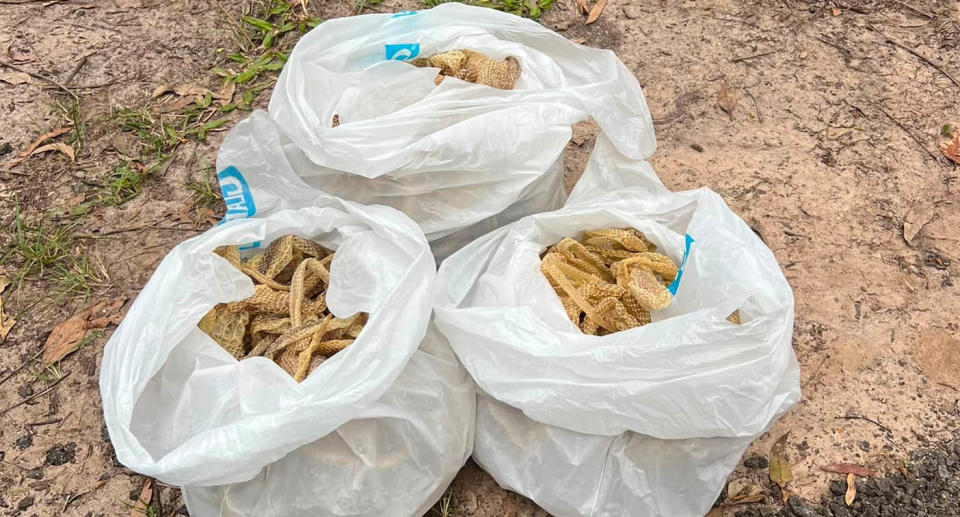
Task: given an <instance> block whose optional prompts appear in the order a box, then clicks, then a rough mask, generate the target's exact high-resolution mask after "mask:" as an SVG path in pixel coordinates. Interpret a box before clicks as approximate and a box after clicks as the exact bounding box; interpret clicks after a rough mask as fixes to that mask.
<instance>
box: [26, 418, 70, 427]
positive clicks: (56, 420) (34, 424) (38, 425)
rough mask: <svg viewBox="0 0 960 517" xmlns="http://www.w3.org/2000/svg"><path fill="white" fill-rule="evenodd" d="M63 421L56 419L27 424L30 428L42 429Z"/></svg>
mask: <svg viewBox="0 0 960 517" xmlns="http://www.w3.org/2000/svg"><path fill="white" fill-rule="evenodd" d="M61 421H63V418H62V417H61V418H54V419H53V420H44V421H42V422H29V423H27V425H28V426H30V427H40V426H42V425H50V424H56V423H57V422H61Z"/></svg>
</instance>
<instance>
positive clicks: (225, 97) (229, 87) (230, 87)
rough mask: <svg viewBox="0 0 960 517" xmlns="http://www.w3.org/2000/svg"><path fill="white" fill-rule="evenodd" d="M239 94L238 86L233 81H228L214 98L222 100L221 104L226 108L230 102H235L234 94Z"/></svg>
mask: <svg viewBox="0 0 960 517" xmlns="http://www.w3.org/2000/svg"><path fill="white" fill-rule="evenodd" d="M236 92H237V84H236V83H235V82H233V81H227V82H225V83H223V86H221V87H220V91H219V92H217V94H216V95H215V96H214V98H216V99H220V104H221V105H223V106H226V105H227V104H230V101H231V100H233V94H234V93H236Z"/></svg>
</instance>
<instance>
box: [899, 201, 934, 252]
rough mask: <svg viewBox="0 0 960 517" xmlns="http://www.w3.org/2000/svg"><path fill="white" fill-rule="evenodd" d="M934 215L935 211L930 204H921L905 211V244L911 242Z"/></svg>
mask: <svg viewBox="0 0 960 517" xmlns="http://www.w3.org/2000/svg"><path fill="white" fill-rule="evenodd" d="M936 215H937V211H936V209H935V208H934V206H933V205H932V204H927V205H923V204H921V205H919V206H916V207H914V208H913V209H912V210H910V211H909V212H907V215H905V216H904V217H903V240H905V241H907V244H910V243H912V242H913V240H914V239H916V238H917V236H918V235H920V233H921V232H922V231H923V227H924V226H926V225H928V224H930V222H931V221H933V218H934V217H936Z"/></svg>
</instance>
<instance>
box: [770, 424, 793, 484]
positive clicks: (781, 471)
mask: <svg viewBox="0 0 960 517" xmlns="http://www.w3.org/2000/svg"><path fill="white" fill-rule="evenodd" d="M787 436H790V431H787V432H786V433H784V434H783V436H781V437H780V438H779V439H778V440H777V441H776V442H775V443H774V444H773V447H772V448H771V449H770V481H772V482H774V483H776V484H777V485H779V486H780V489H781V490H782V489H783V488H785V487H786V485H787V483H789V482H791V481H793V472H791V471H790V463H789V458H788V457H787V451H786V447H787Z"/></svg>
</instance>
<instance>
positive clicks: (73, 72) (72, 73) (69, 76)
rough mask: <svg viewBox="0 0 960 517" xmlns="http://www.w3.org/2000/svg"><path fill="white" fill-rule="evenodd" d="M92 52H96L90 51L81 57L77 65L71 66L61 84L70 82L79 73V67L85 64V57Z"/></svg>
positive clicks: (92, 53)
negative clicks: (71, 68)
mask: <svg viewBox="0 0 960 517" xmlns="http://www.w3.org/2000/svg"><path fill="white" fill-rule="evenodd" d="M94 54H96V52H91V53H89V54H87V55H85V56H83V57H81V58H80V61H79V62H78V63H77V66H75V67H73V70H71V71H70V73H69V74H67V78H66V79H64V80H63V84H70V82H71V81H73V78H74V77H76V76H77V74H78V73H80V69H81V68H83V65H85V64H87V59H88V58H89V57H90V56H92V55H94Z"/></svg>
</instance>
